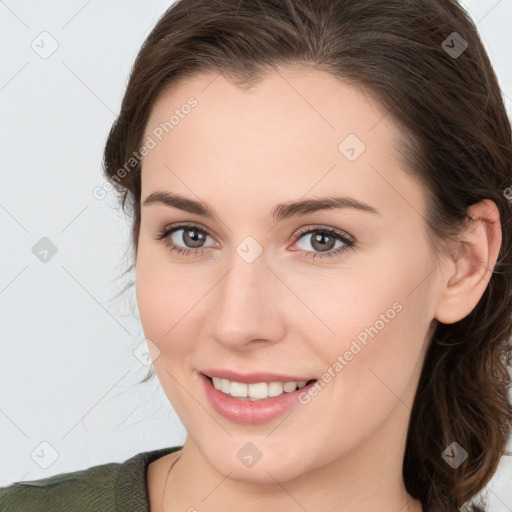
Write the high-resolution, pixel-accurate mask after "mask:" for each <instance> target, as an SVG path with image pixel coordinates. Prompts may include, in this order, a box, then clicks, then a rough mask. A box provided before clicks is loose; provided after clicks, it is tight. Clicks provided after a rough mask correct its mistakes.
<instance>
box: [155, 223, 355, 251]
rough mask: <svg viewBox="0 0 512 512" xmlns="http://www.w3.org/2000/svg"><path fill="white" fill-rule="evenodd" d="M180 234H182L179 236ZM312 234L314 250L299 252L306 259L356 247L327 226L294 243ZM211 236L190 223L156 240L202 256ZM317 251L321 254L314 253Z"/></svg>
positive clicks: (297, 238) (301, 236) (297, 237)
mask: <svg viewBox="0 0 512 512" xmlns="http://www.w3.org/2000/svg"><path fill="white" fill-rule="evenodd" d="M180 232H181V234H178V233H180ZM311 234H315V236H314V237H312V238H311V240H310V242H309V244H310V245H311V247H313V249H314V250H313V251H310V250H304V249H299V252H300V253H302V255H303V256H304V257H305V258H310V259H315V258H325V257H331V256H337V255H340V254H341V253H342V252H345V251H347V250H349V249H351V248H353V247H354V245H355V240H354V239H353V238H352V237H351V236H350V235H348V234H347V233H345V232H343V231H339V230H337V229H334V228H330V227H325V226H313V227H309V228H303V229H301V230H299V232H298V233H297V234H296V235H295V236H294V242H297V241H302V239H305V238H306V236H307V235H311ZM209 236H210V235H208V232H207V231H205V230H204V229H202V228H201V227H199V226H197V225H195V224H189V223H188V224H180V225H173V226H168V227H166V228H164V229H163V230H162V231H161V232H160V233H158V235H157V236H156V237H155V239H156V240H165V245H166V247H168V248H169V249H170V250H171V251H172V252H175V253H177V254H180V255H183V256H189V255H193V256H201V255H202V254H204V252H205V247H204V246H203V244H204V242H205V240H206V239H207V238H208V237H209ZM336 242H338V243H340V244H341V246H338V247H337V248H336V250H334V251H333V250H332V249H333V248H334V246H335V245H336ZM180 243H183V244H185V247H181V246H180V245H179V244H180ZM187 246H188V247H187ZM315 250H316V251H319V252H314V251H315Z"/></svg>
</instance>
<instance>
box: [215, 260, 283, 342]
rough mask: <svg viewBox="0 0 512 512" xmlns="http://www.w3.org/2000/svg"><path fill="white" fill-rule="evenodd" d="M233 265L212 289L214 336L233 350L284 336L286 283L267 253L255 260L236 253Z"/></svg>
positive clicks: (273, 340)
mask: <svg viewBox="0 0 512 512" xmlns="http://www.w3.org/2000/svg"><path fill="white" fill-rule="evenodd" d="M230 262H232V264H231V267H230V268H229V269H228V271H227V272H226V273H225V274H224V276H223V277H222V278H221V281H220V282H219V283H218V285H217V286H216V287H215V288H214V290H212V302H213V304H214V306H213V307H212V308H211V309H210V313H209V314H210V318H209V325H210V329H211V333H210V336H211V338H212V339H215V340H216V341H217V342H218V343H220V344H222V345H224V346H226V347H227V348H230V349H231V350H233V349H235V350H247V349H248V348H249V347H253V346H254V347H256V346H261V343H264V342H266V343H269V344H270V343H276V342H277V341H279V340H280V339H282V338H283V337H284V316H285V314H284V311H283V307H284V301H283V293H284V292H283V289H285V286H284V285H283V283H282V282H281V281H280V280H279V279H278V278H277V277H276V274H275V271H272V270H271V269H270V268H269V266H268V262H267V259H266V258H265V253H263V254H260V256H259V257H258V258H256V260H254V261H252V262H247V261H245V260H244V259H243V258H242V257H240V256H239V254H237V253H236V252H235V253H234V254H233V258H232V259H231V260H230Z"/></svg>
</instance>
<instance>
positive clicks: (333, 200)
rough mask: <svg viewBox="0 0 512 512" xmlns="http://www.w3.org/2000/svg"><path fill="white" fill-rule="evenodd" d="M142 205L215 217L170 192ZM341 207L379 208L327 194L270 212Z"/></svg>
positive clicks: (282, 214) (281, 214) (286, 214)
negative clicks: (159, 206) (158, 205)
mask: <svg viewBox="0 0 512 512" xmlns="http://www.w3.org/2000/svg"><path fill="white" fill-rule="evenodd" d="M142 204H143V206H148V205H151V204H163V205H165V206H171V207H173V208H177V209H179V210H183V211H185V212H189V213H194V214H196V215H200V216H202V217H206V218H212V219H213V218H217V215H216V214H215V211H214V210H213V208H212V207H211V206H210V205H209V204H208V203H205V202H203V201H196V200H195V199H190V198H188V197H184V196H180V195H178V194H172V193H170V192H163V191H156V192H153V193H152V194H150V195H149V196H147V197H146V199H144V202H143V203H142ZM341 208H353V209H356V210H360V211H365V212H370V213H375V214H379V213H380V212H379V210H377V208H374V207H373V206H370V205H368V204H366V203H363V202H362V201H358V200H357V199H354V198H352V197H346V196H328V197H322V198H318V199H303V200H299V201H289V202H286V203H279V204H278V205H276V207H275V208H274V211H273V212H272V218H273V219H274V221H275V222H280V221H282V220H284V219H289V218H291V217H299V216H301V215H310V214H312V213H315V212H317V211H320V210H332V209H341Z"/></svg>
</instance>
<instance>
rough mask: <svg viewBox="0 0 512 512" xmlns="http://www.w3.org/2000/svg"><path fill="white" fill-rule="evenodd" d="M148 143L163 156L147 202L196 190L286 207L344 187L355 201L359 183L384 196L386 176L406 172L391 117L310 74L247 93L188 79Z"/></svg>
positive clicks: (265, 82) (354, 90) (290, 75)
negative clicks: (160, 192)
mask: <svg viewBox="0 0 512 512" xmlns="http://www.w3.org/2000/svg"><path fill="white" fill-rule="evenodd" d="M148 137H150V138H152V139H154V142H155V147H154V148H153V149H152V150H151V151H150V152H149V153H148V154H147V155H146V156H145V157H144V159H143V163H142V189H143V195H144V194H146V195H147V194H148V193H150V192H152V191H153V190H154V189H155V188H166V189H168V190H173V189H176V188H179V189H181V190H182V191H183V192H187V186H186V184H188V188H190V187H192V188H193V192H194V193H195V194H196V195H201V196H203V197H204V196H208V195H209V194H208V192H211V191H212V190H215V191H219V190H224V191H225V192H226V194H227V197H229V194H236V195H237V196H240V194H242V195H245V196H246V197H247V198H248V199H249V198H251V197H254V195H255V194H265V193H266V194H267V195H268V190H275V191H276V193H277V195H279V191H280V190H281V191H283V193H282V194H281V196H280V197H279V199H289V197H290V196H293V197H302V196H304V195H307V194H308V193H309V192H311V193H312V194H316V193H317V192H318V193H320V192H325V191H328V190H330V189H332V187H333V186H337V187H339V186H340V185H342V186H343V187H344V188H345V189H346V191H347V192H348V191H350V189H351V188H353V187H354V186H357V184H359V185H360V183H361V180H364V182H365V186H366V188H367V190H368V192H370V193H371V192H372V191H373V192H375V193H378V189H381V190H382V186H383V178H382V173H385V170H386V169H387V170H389V169H391V168H393V169H397V168H399V167H400V166H401V165H402V162H401V159H400V157H399V153H398V151H397V147H398V143H399V140H400V131H399V127H398V126H397V124H396V123H395V122H394V121H393V119H392V118H391V116H389V115H388V111H387V109H386V108H385V107H384V106H383V105H381V104H380V103H379V102H377V101H376V100H375V99H374V98H373V97H372V96H371V95H370V94H369V93H368V92H367V91H365V90H364V89H362V88H360V87H356V86H354V85H349V84H348V83H346V82H343V81H341V80H339V79H337V78H335V77H333V76H332V75H330V74H329V73H326V72H323V71H318V70H313V69H310V68H300V69H299V68H281V69H279V71H269V72H268V73H266V74H265V75H264V76H263V77H262V79H261V80H260V81H259V82H258V83H256V84H255V85H254V86H253V87H252V88H250V89H248V90H247V89H242V88H239V87H237V86H236V85H235V84H234V83H232V82H231V81H229V80H227V79H226V78H225V77H223V76H222V75H219V74H216V73H203V74H200V75H197V76H194V77H188V78H186V79H183V80H180V81H178V82H177V83H175V84H173V85H172V87H170V88H168V89H167V90H165V91H163V92H162V93H161V95H160V96H159V98H158V99H157V101H156V102H155V104H154V106H153V109H152V111H151V115H150V118H149V121H148V123H147V125H146V130H145V135H144V138H145V140H147V138H148ZM379 171H380V172H379ZM403 177H405V174H404V176H403ZM185 182H186V183H185ZM409 185H410V184H409ZM188 192H189V193H190V190H188ZM409 193H413V191H412V190H409ZM395 194H396V192H395ZM231 197H233V196H231ZM395 199H396V198H395Z"/></svg>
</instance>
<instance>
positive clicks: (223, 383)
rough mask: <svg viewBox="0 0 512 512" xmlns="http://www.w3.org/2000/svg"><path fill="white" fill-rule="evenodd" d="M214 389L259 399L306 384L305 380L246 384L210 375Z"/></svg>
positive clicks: (280, 393) (289, 391)
mask: <svg viewBox="0 0 512 512" xmlns="http://www.w3.org/2000/svg"><path fill="white" fill-rule="evenodd" d="M212 381H213V386H214V387H215V389H218V390H219V391H222V392H223V393H225V394H226V395H231V396H233V397H239V398H247V399H248V400H261V399H263V398H268V397H272V396H279V395H282V394H283V393H291V392H292V391H295V390H296V389H297V388H299V389H300V388H303V387H304V386H305V385H306V381H305V380H301V381H299V382H293V381H292V382H284V383H283V382H268V383H267V382H257V383H254V384H246V383H243V382H233V381H230V380H228V379H221V378H219V377H212Z"/></svg>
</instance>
